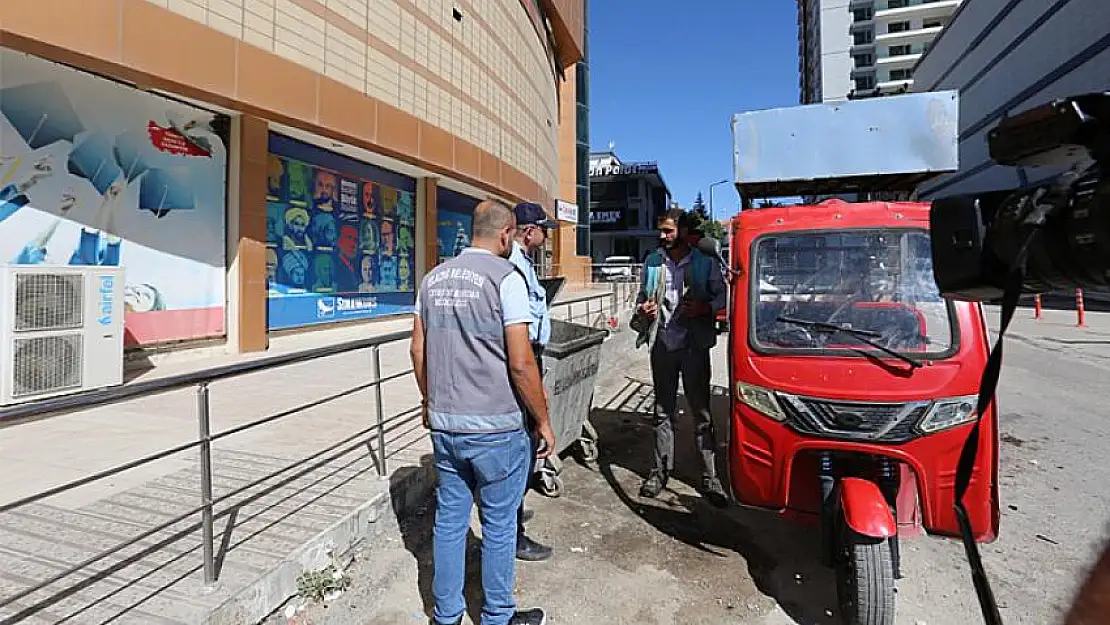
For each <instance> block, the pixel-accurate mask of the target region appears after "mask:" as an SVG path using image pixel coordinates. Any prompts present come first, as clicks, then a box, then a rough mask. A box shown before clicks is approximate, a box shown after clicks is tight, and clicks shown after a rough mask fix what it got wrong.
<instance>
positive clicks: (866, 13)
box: [852, 7, 875, 22]
mask: <svg viewBox="0 0 1110 625" xmlns="http://www.w3.org/2000/svg"><path fill="white" fill-rule="evenodd" d="M873 17H875V14H874V12H873V11H872V10H871V7H864V8H862V9H854V10H853V11H852V19H853V20H854V21H857V22H866V21H868V20H870V19H871V18H873Z"/></svg>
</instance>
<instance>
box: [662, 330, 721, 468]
mask: <svg viewBox="0 0 1110 625" xmlns="http://www.w3.org/2000/svg"><path fill="white" fill-rule="evenodd" d="M709 375H710V369H709V350H708V349H696V348H690V347H685V348H682V349H679V350H675V351H670V350H668V349H667V346H666V345H665V344H664V343H663V339H662V338H660V339H657V340H656V341H655V346H654V347H653V348H652V350H651V377H652V382H653V384H654V386H655V406H654V415H653V421H652V424H653V426H654V429H655V454H654V459H653V463H652V469H653V470H655V471H666V472H667V474H671V473H673V472H674V429H675V424H676V422H677V421H678V381H679V378H680V377H681V379H682V390H683V391H685V393H686V403H687V404H688V405H689V407H690V412H691V413H692V415H693V417H694V439H695V442H696V443H697V447H698V452H699V454H700V455H701V462H702V467H701V469H702V475H703V476H706V477H716V476H717V464H716V436H715V434H714V432H713V415H712V414H711V413H710V412H709Z"/></svg>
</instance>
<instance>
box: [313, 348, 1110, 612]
mask: <svg viewBox="0 0 1110 625" xmlns="http://www.w3.org/2000/svg"><path fill="white" fill-rule="evenodd" d="M718 356H719V360H720V361H721V362H722V363H723V354H719V355H718ZM1105 362H1106V363H1107V364H1106V365H1105V366H1104V365H1103V364H1101V363H1099V362H1097V361H1092V360H1091V359H1083V360H1075V359H1071V357H1069V356H1068V355H1067V354H1066V353H1061V352H1048V351H1044V350H1041V349H1039V348H1037V347H1036V346H1033V345H1029V344H1025V343H1021V342H1018V341H1011V342H1009V343H1008V344H1007V348H1006V360H1005V366H1004V373H1003V378H1002V384H1001V391H1000V395H999V398H1000V407H1001V410H1002V416H1001V429H1002V440H1003V443H1002V454H1001V472H1000V475H1001V493H1002V494H1001V496H1002V507H1003V513H1002V514H1003V516H1002V531H1001V536H1000V538H999V539H998V540H997V541H996V542H995V543H993V544H990V545H986V546H985V547H984V550H983V553H984V560H985V562H986V567H987V570H988V572H989V574H990V577H991V579H992V581H993V583H994V587H995V592H996V595H997V597H998V600H999V603H1000V604H1001V609H1002V614H1003V617H1004V619H1005V622H1006V623H1007V624H1009V625H1018V624H1029V625H1032V624H1036V625H1043V624H1046V623H1054V622H1059V620H1060V614H1061V611H1062V610H1063V609H1065V608H1066V606H1067V605H1068V603H1069V601H1070V597H1071V594H1072V593H1073V592H1074V590H1075V588H1076V586H1077V584H1078V583H1079V578H1080V576H1081V574H1082V571H1083V569H1084V568H1085V567H1086V566H1087V565H1088V563H1089V562H1090V561H1091V560H1092V559H1093V557H1094V555H1095V551H1094V550H1095V549H1096V546H1097V545H1098V544H1099V543H1100V541H1101V540H1103V539H1104V538H1105V537H1106V536H1107V531H1106V530H1107V520H1108V519H1110V494H1108V493H1107V489H1106V487H1105V485H1106V484H1107V483H1108V482H1110V463H1108V462H1106V461H1105V455H1106V454H1105V453H1103V449H1104V448H1105V447H1106V446H1107V441H1110V437H1108V436H1107V434H1108V433H1110V432H1108V430H1110V422H1108V420H1107V419H1106V418H1105V416H1104V414H1105V411H1106V408H1105V406H1106V403H1105V400H1104V397H1105V395H1106V389H1107V388H1108V387H1110V385H1107V383H1106V382H1105V379H1106V377H1107V376H1108V374H1110V360H1107V361H1105ZM717 369H718V371H717V375H716V376H715V377H717V378H718V379H720V378H723V372H724V367H723V364H722V365H721V366H720V367H718V368H717ZM625 376H628V377H631V378H633V379H639V380H646V379H648V376H647V369H646V362H645V361H644V359H643V355H642V354H636V355H635V356H632V357H629V358H627V359H623V360H622V361H621V363H620V369H619V371H616V370H614V371H611V372H610V376H609V377H610V382H609V383H607V388H609V389H610V390H614V391H619V393H618V395H617V397H616V398H615V400H614V401H612V402H609V403H608V404H607V405H606V406H603V407H601V408H599V409H598V410H596V411H595V413H594V415H593V423H594V424H595V426H596V427H597V429H598V430H599V433H600V436H601V441H602V446H601V456H600V458H599V461H598V462H597V463H596V464H595V465H585V464H580V463H576V462H574V461H573V460H572V461H570V462H568V464H567V465H566V468H565V471H564V479H565V484H566V487H565V492H564V494H563V496H562V497H560V498H558V499H548V498H544V497H542V496H540V495H538V494H535V493H532V494H529V496H528V502H529V506H530V507H532V508H534V509H535V510H536V518H535V520H533V521H532V523H531V524H530V526H529V527H530V529H531V533H532V534H533V535H534V536H535V537H536V538H539V539H541V540H543V541H544V542H547V543H550V544H553V545H554V546H555V548H556V550H557V553H556V556H555V558H554V559H553V560H552V561H550V562H546V563H536V564H521V565H520V566H518V596H519V597H520V602H521V604H522V605H527V606H531V605H543V606H545V607H546V608H548V610H549V613H550V615H551V620H550V622H551V623H552V624H553V625H555V624H559V623H568V624H569V623H583V624H600V623H619V624H626V623H627V624H629V625H632V624H637V625H639V624H644V625H649V624H650V625H675V624H683V625H686V624H690V625H697V624H702V623H705V624H709V623H714V624H716V623H737V624H739V623H750V624H753V625H784V624H790V623H798V624H804V625H809V624H816V623H820V624H833V623H838V621H837V620H836V617H835V612H834V610H835V604H836V601H835V591H834V585H833V580H832V575H831V572H830V571H828V570H825V569H823V568H822V567H821V566H820V565H819V564H818V563H817V541H816V536H815V532H814V531H813V529H812V528H803V527H797V526H793V525H790V524H787V523H786V522H783V521H779V520H778V519H776V518H774V517H772V516H769V515H767V514H764V513H759V512H752V511H747V510H743V509H740V508H738V507H734V508H731V509H729V510H727V511H720V510H717V509H715V508H712V507H710V506H709V505H708V504H706V503H705V502H704V501H702V500H701V499H700V498H699V497H698V496H697V494H696V493H695V492H694V491H693V490H692V489H691V488H690V487H689V486H688V484H692V483H694V478H696V477H697V476H696V474H695V473H694V472H693V471H688V472H680V475H678V476H677V480H676V481H673V482H672V487H671V488H670V489H669V490H668V492H666V493H665V494H664V496H663V497H661V498H660V499H659V500H656V501H645V500H641V499H640V498H639V497H638V496H637V494H636V491H637V489H638V486H639V481H640V476H641V475H643V474H645V473H646V470H647V468H648V464H647V463H648V459H649V458H650V447H649V445H650V442H649V441H650V439H649V434H650V430H649V428H648V426H647V422H646V418H645V411H646V410H647V407H648V404H647V403H646V402H645V401H644V400H645V399H646V397H647V396H646V393H647V390H648V389H647V388H646V387H643V386H641V385H639V384H637V383H636V382H634V381H630V380H628V379H627V378H626V377H625ZM720 381H723V380H720ZM717 401H718V404H717V408H718V415H719V416H720V417H721V418H725V415H726V413H727V409H726V406H727V402H726V401H725V399H724V398H723V397H720V398H718V400H717ZM722 427H723V426H722ZM678 444H679V448H680V450H683V451H685V452H686V453H685V456H680V459H679V462H680V463H685V466H687V467H693V466H694V464H693V462H692V460H693V458H692V456H693V453H692V447H693V443H692V436H691V433H690V431H689V428H685V429H684V430H682V431H681V432H680V438H679V440H678ZM430 517H431V514H425V515H422V516H420V517H418V518H415V519H411V520H409V521H408V522H407V523H406V527H405V533H404V536H405V538H404V540H402V541H398V542H397V543H396V544H395V545H392V546H386V547H384V548H381V549H378V550H377V551H376V552H375V553H373V554H371V556H370V559H371V560H372V561H373V562H374V567H373V570H374V573H373V574H369V573H367V572H366V571H367V570H368V568H367V567H366V565H360V566H362V567H363V572H362V573H360V567H359V566H356V567H355V569H354V571H353V575H354V578H355V583H354V587H353V588H352V589H351V590H350V591H349V592H348V594H347V595H346V596H345V597H344V598H341V599H340V600H338V601H337V602H336V603H335V604H333V605H332V606H331V607H330V608H329V609H328V610H326V611H321V610H316V611H314V612H312V613H311V618H310V619H305V620H304V621H302V622H312V623H366V624H369V623H374V624H378V625H401V624H413V623H424V622H426V620H425V619H426V617H425V616H424V614H425V611H426V610H427V609H428V607H429V605H430V604H429V593H428V588H429V585H430V576H431V563H430V560H431V558H430V554H429V545H428V543H427V537H428V525H429V521H430ZM475 531H476V532H477V524H475ZM478 544H479V542H478V539H477V538H475V539H474V540H473V541H472V547H473V549H472V553H471V562H472V566H471V569H472V575H471V579H470V584H469V586H470V589H471V591H472V592H471V601H470V603H471V608H472V615H473V616H477V609H478V607H479V606H480V601H479V597H480V594H479V587H480V582H479V577H478V570H477V569H478V567H477V556H478V552H477V551H476V550H477V548H478ZM903 566H904V569H903V570H904V574H905V578H904V579H903V580H902V581H901V582H900V585H899V594H898V623H900V624H901V623H905V624H907V625H919V624H927V625H941V624H945V625H946V624H953V625H956V624H958V625H964V624H973V623H976V622H981V621H979V620H977V619H979V618H980V617H979V611H978V606H977V604H976V600H975V593H974V590H973V588H972V586H971V580H970V576H969V574H968V568H967V564H966V562H965V560H964V556H963V552H962V549H961V547H960V545H959V544H958V543H956V542H953V541H946V540H941V539H933V538H928V537H921V538H914V539H909V540H907V541H905V542H904V543H903ZM306 616H310V615H306ZM474 622H477V620H475V621H474Z"/></svg>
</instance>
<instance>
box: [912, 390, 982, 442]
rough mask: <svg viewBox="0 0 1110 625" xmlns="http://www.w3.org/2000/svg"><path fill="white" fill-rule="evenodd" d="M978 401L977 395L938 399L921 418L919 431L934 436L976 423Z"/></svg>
mask: <svg viewBox="0 0 1110 625" xmlns="http://www.w3.org/2000/svg"><path fill="white" fill-rule="evenodd" d="M978 399H979V398H978V397H977V396H975V395H965V396H963V397H948V398H946V399H938V400H936V401H935V402H933V405H932V406H931V407H930V408H929V411H928V412H926V413H925V416H924V417H922V418H921V421H920V422H919V423H918V424H917V429H918V430H921V432H922V433H923V434H932V433H933V432H939V431H941V430H947V429H949V428H954V427H956V426H958V425H963V424H965V423H968V422H970V421H974V420H975V419H976V417H977V416H978V415H977V414H976V413H975V404H976V402H977V401H978Z"/></svg>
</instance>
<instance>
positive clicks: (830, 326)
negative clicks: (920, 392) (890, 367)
mask: <svg viewBox="0 0 1110 625" xmlns="http://www.w3.org/2000/svg"><path fill="white" fill-rule="evenodd" d="M776 321H780V322H782V323H792V324H794V325H797V326H802V327H803V328H813V329H815V330H821V331H823V332H831V333H837V332H841V333H844V334H847V335H848V336H851V337H854V338H855V339H856V340H858V341H860V342H861V343H866V344H867V345H870V346H871V347H874V348H875V349H877V350H879V351H881V352H883V353H884V354H888V355H890V356H892V357H894V358H897V359H898V360H901V361H902V362H904V363H906V364H908V365H910V366H911V367H913V368H914V369H920V368H921V367H923V366H924V365H922V364H921V362H920V361H918V360H915V359H913V358H910V357H909V356H907V355H905V354H902V353H900V352H897V351H894V350H893V349H890V348H889V347H887V346H885V345H883V344H881V343H879V342H878V341H876V340H875V339H877V338H882V336H883V335H882V334H881V333H879V332H872V331H871V330H858V329H856V328H850V327H847V326H842V325H837V324H835V323H827V322H825V321H809V320H808V319H795V318H794V317H779V318H778V319H777V320H776Z"/></svg>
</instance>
